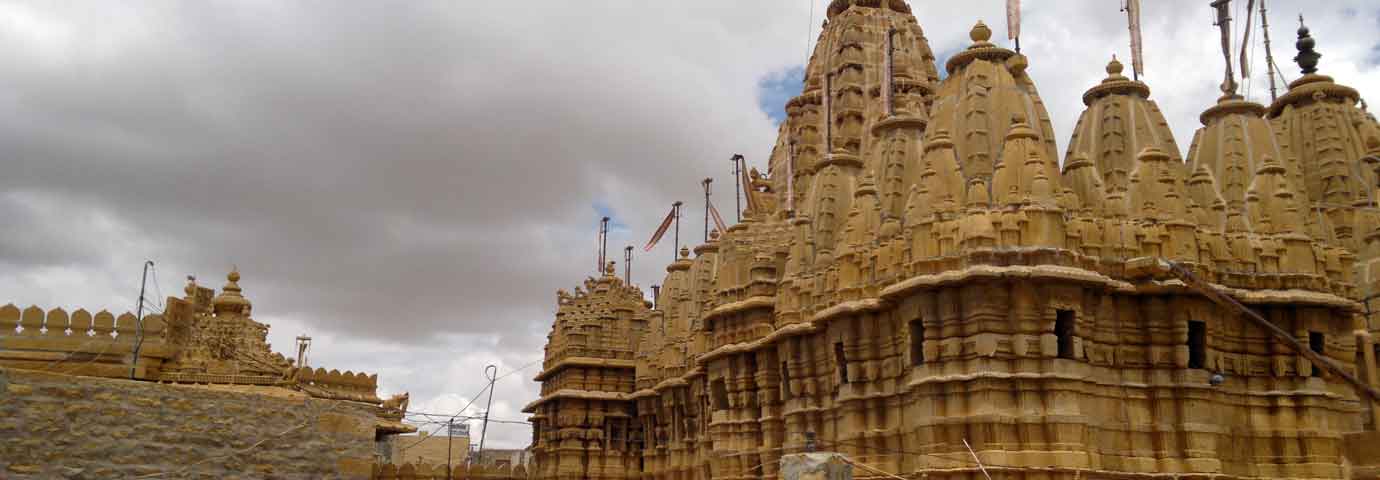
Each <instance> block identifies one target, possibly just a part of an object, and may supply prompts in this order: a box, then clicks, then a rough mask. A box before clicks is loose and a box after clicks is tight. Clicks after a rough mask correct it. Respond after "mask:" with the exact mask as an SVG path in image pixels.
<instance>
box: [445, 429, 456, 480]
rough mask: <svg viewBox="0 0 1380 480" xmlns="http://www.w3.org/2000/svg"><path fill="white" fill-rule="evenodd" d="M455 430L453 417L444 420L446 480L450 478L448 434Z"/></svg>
mask: <svg viewBox="0 0 1380 480" xmlns="http://www.w3.org/2000/svg"><path fill="white" fill-rule="evenodd" d="M454 431H455V418H451V419H450V420H446V480H451V475H450V472H451V467H450V436H451V435H452V432H454Z"/></svg>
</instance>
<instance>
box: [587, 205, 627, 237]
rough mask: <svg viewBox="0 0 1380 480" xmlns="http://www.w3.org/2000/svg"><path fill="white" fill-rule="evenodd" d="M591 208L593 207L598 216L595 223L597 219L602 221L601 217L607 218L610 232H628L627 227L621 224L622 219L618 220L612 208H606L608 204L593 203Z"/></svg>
mask: <svg viewBox="0 0 1380 480" xmlns="http://www.w3.org/2000/svg"><path fill="white" fill-rule="evenodd" d="M591 207H594V211H595V212H596V213H597V214H598V218H597V219H596V221H597V220H598V219H602V218H603V217H609V231H610V232H626V231H628V225H627V224H625V223H623V220H622V219H620V218H618V214H617V212H615V211H614V210H613V207H610V206H608V204H606V203H604V202H594V204H593V205H591Z"/></svg>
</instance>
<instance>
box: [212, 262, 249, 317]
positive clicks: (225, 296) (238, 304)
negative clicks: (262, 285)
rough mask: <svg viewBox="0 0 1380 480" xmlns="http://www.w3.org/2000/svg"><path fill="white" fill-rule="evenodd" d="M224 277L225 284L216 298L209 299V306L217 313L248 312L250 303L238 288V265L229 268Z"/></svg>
mask: <svg viewBox="0 0 1380 480" xmlns="http://www.w3.org/2000/svg"><path fill="white" fill-rule="evenodd" d="M225 279H226V282H225V286H224V287H221V292H220V295H216V298H214V299H212V300H211V307H212V308H213V309H214V311H215V312H216V314H217V315H220V314H222V313H232V314H248V312H249V307H250V304H249V299H247V298H244V295H243V293H242V291H241V290H240V284H239V281H240V269H239V267H234V268H233V269H231V270H230V273H229V274H227V275H226V276H225Z"/></svg>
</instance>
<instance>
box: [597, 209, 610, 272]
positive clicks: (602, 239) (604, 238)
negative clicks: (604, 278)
mask: <svg viewBox="0 0 1380 480" xmlns="http://www.w3.org/2000/svg"><path fill="white" fill-rule="evenodd" d="M608 251H609V217H604V219H603V220H600V221H599V274H600V275H602V274H603V273H604V268H605V267H606V266H608V260H609V259H608Z"/></svg>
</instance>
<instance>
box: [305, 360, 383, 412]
mask: <svg viewBox="0 0 1380 480" xmlns="http://www.w3.org/2000/svg"><path fill="white" fill-rule="evenodd" d="M291 380H292V381H293V382H294V383H295V384H296V385H297V386H298V387H299V388H302V389H303V390H304V391H307V392H308V393H310V394H311V395H312V396H314V397H317V398H331V399H335V400H351V401H356V402H364V403H373V404H378V403H382V402H383V400H382V399H380V398H379V397H378V393H377V390H378V387H379V376H378V374H372V375H370V374H365V373H364V372H359V373H355V372H351V371H349V370H346V371H345V372H344V373H341V372H340V371H339V370H334V369H333V370H331V371H329V372H328V371H326V370H325V369H323V368H319V367H318V368H316V369H312V368H309V367H301V368H298V369H297V370H296V371H295V372H294V373H293V374H292V377H291Z"/></svg>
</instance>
